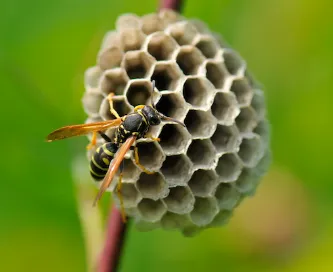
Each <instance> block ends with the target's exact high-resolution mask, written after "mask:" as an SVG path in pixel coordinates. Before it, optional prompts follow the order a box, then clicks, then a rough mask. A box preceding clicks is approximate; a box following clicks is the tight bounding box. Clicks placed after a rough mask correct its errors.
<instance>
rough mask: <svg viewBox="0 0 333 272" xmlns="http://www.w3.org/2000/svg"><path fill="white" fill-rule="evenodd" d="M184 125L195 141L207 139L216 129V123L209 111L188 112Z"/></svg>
mask: <svg viewBox="0 0 333 272" xmlns="http://www.w3.org/2000/svg"><path fill="white" fill-rule="evenodd" d="M184 123H185V125H186V128H187V130H188V131H189V133H190V134H191V135H192V137H193V138H195V139H201V138H209V137H211V136H212V135H213V133H214V131H215V129H216V121H215V119H214V117H213V116H212V115H211V113H210V111H199V110H190V111H189V112H188V114H187V116H186V118H185V121H184Z"/></svg>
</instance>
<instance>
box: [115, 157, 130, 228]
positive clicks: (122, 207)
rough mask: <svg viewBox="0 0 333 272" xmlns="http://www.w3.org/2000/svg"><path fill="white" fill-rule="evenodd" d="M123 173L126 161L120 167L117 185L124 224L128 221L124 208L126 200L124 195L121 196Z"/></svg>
mask: <svg viewBox="0 0 333 272" xmlns="http://www.w3.org/2000/svg"><path fill="white" fill-rule="evenodd" d="M123 171H124V161H123V162H122V163H121V166H120V173H119V179H118V184H117V189H116V190H117V195H118V198H119V201H120V214H121V218H122V219H123V222H124V223H125V222H126V221H127V220H126V212H125V208H124V198H123V195H122V194H121V188H122V185H123V183H122V180H123Z"/></svg>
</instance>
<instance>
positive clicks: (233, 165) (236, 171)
mask: <svg viewBox="0 0 333 272" xmlns="http://www.w3.org/2000/svg"><path fill="white" fill-rule="evenodd" d="M215 170H216V173H217V174H218V175H219V176H220V177H221V178H222V181H223V182H232V181H235V180H236V179H237V178H238V176H239V175H240V173H241V171H242V162H241V160H240V159H239V158H238V157H237V155H235V154H234V153H226V154H223V155H222V156H221V157H220V159H219V162H218V164H217V167H216V169H215Z"/></svg>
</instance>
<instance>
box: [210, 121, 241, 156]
mask: <svg viewBox="0 0 333 272" xmlns="http://www.w3.org/2000/svg"><path fill="white" fill-rule="evenodd" d="M211 141H212V143H213V145H214V146H215V149H216V151H217V152H218V153H226V152H235V151H238V148H239V145H240V143H241V137H240V136H239V132H238V129H237V127H236V126H235V125H232V126H222V125H217V127H216V130H215V132H214V134H213V136H212V138H211Z"/></svg>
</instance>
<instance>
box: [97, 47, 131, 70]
mask: <svg viewBox="0 0 333 272" xmlns="http://www.w3.org/2000/svg"><path fill="white" fill-rule="evenodd" d="M123 55H124V52H123V51H122V50H121V49H120V48H119V47H116V46H113V47H109V48H106V49H105V50H103V51H101V52H100V53H99V54H98V57H97V64H98V66H99V67H100V68H101V69H103V70H107V69H111V68H114V67H119V66H120V63H121V60H122V58H123Z"/></svg>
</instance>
